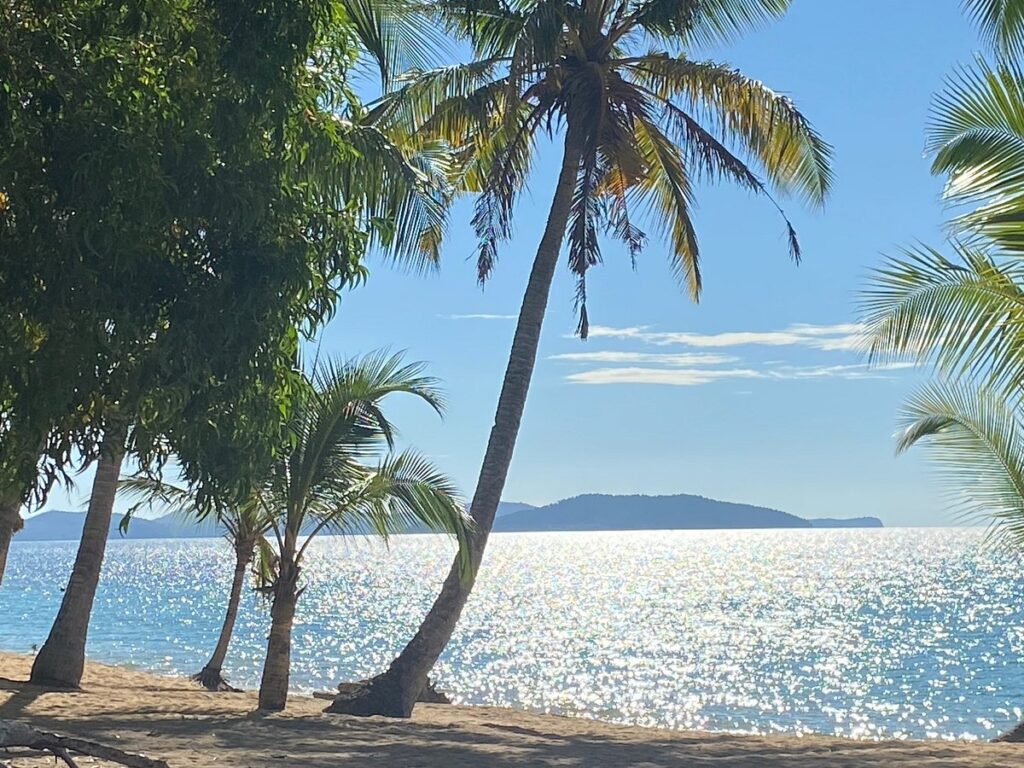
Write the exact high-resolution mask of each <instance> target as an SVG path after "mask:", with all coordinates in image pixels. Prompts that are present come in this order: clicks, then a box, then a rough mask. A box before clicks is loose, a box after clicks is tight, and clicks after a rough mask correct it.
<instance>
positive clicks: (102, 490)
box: [31, 429, 125, 688]
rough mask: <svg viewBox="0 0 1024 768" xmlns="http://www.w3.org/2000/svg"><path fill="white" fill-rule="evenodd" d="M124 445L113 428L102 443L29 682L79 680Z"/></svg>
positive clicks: (68, 682)
mask: <svg viewBox="0 0 1024 768" xmlns="http://www.w3.org/2000/svg"><path fill="white" fill-rule="evenodd" d="M124 444H125V431H124V430H123V429H112V430H111V431H110V432H109V433H108V434H107V436H106V438H105V439H104V441H103V445H102V446H101V451H100V458H99V461H98V463H97V464H96V477H95V478H94V479H93V483H92V493H91V495H90V497H89V510H88V512H87V513H86V515H85V527H84V529H83V530H82V540H81V543H79V545H78V554H77V555H76V556H75V564H74V567H73V568H72V570H71V579H70V581H68V586H67V589H65V590H64V599H63V600H62V601H61V604H60V610H59V611H58V612H57V618H56V619H55V620H54V622H53V627H52V628H51V629H50V634H49V636H48V637H47V638H46V642H45V643H43V647H42V648H40V650H39V655H38V656H36V660H35V663H34V664H33V665H32V677H31V680H32V682H33V683H36V684H40V685H59V686H67V687H71V688H77V687H78V686H79V685H80V684H81V682H82V670H83V668H84V667H85V642H86V637H87V635H88V633H89V618H90V616H91V614H92V605H93V602H94V600H95V599H96V588H97V587H98V586H99V582H100V568H101V566H102V565H103V555H104V553H105V552H106V548H107V535H108V533H109V531H110V519H111V516H112V515H113V511H114V498H115V496H116V495H117V480H118V477H119V476H120V474H121V462H122V461H123V460H124V452H125V448H124Z"/></svg>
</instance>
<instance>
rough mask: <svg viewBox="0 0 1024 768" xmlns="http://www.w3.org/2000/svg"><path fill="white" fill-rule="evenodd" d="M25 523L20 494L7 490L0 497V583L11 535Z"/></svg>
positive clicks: (2, 577)
mask: <svg viewBox="0 0 1024 768" xmlns="http://www.w3.org/2000/svg"><path fill="white" fill-rule="evenodd" d="M24 525H25V521H24V520H22V519H21V495H20V494H15V493H14V492H13V491H9V492H8V493H6V494H4V495H3V497H2V498H0V584H3V581H4V571H6V570H7V553H8V551H9V550H10V548H11V537H13V536H14V534H16V533H17V532H18V531H20V530H21V529H22V527H23V526H24Z"/></svg>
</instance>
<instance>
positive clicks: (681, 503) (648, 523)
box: [15, 494, 882, 541]
mask: <svg viewBox="0 0 1024 768" xmlns="http://www.w3.org/2000/svg"><path fill="white" fill-rule="evenodd" d="M84 522H85V515H84V514H83V513H82V512H65V511H52V512H43V513H42V514H39V515H35V516H33V517H30V518H28V519H27V520H26V521H25V529H24V530H23V531H21V533H19V534H18V535H17V537H16V538H15V541H74V540H77V539H78V538H79V537H80V536H81V535H82V526H83V524H84ZM120 522H121V518H120V516H117V515H115V519H114V521H113V522H112V523H111V525H110V533H111V537H112V538H119V537H121V533H120V532H119V530H118V526H119V525H120ZM881 527H882V521H881V520H879V519H878V518H877V517H853V518H849V519H841V518H812V519H805V518H802V517H797V516H796V515H791V514H789V513H787V512H782V511H780V510H777V509H770V508H768V507H758V506H754V505H751V504H736V503H733V502H729V501H716V500H715V499H708V498H705V497H703V496H691V495H688V494H676V495H673V496H639V495H635V496H612V495H604V494H584V495H582V496H574V497H572V498H570V499H562V500H561V501H556V502H555V503H553V504H548V505H546V506H543V507H535V506H533V505H530V504H523V503H521V502H513V501H503V502H501V505H500V506H499V508H498V515H497V520H496V521H495V524H494V530H495V531H496V532H527V531H642V530H709V529H715V528H732V529H736V528H881ZM418 532H419V531H410V533H418ZM219 535H220V530H219V529H218V528H217V526H216V525H214V524H213V523H205V524H203V525H197V524H195V523H191V522H189V521H188V520H183V519H181V518H179V517H177V516H175V515H165V516H164V517H158V518H155V519H152V520H151V519H147V518H143V517H135V518H134V519H133V520H132V521H131V524H130V525H129V526H128V532H127V534H126V535H124V537H123V538H127V539H195V538H209V537H213V536H219Z"/></svg>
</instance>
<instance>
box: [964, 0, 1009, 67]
mask: <svg viewBox="0 0 1024 768" xmlns="http://www.w3.org/2000/svg"><path fill="white" fill-rule="evenodd" d="M963 6H964V10H965V11H966V12H967V15H968V16H969V17H970V19H971V21H973V22H974V23H975V24H976V25H977V26H978V28H979V29H980V30H981V34H982V36H983V38H984V39H985V41H986V42H987V43H988V44H989V45H991V46H992V48H994V49H995V50H996V51H997V52H999V53H1000V54H1004V55H1009V56H1013V55H1020V54H1021V53H1022V52H1024V2H1022V0H963Z"/></svg>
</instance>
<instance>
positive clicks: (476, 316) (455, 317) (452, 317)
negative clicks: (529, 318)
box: [447, 313, 516, 320]
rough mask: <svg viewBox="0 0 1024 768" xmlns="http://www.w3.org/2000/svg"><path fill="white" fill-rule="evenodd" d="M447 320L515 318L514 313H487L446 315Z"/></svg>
mask: <svg viewBox="0 0 1024 768" xmlns="http://www.w3.org/2000/svg"><path fill="white" fill-rule="evenodd" d="M447 318H448V319H449V320H515V319H516V315H489V314H480V313H478V314H471V315H447Z"/></svg>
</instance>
